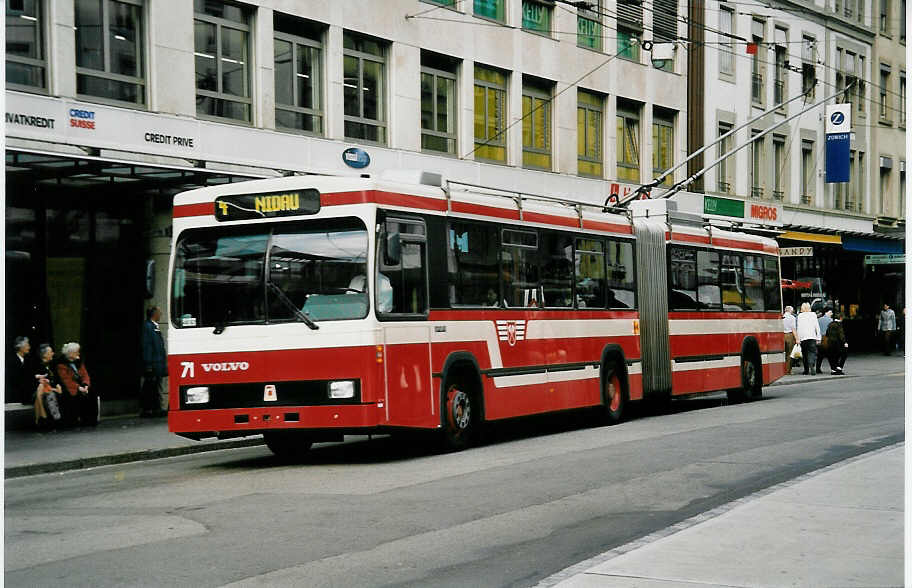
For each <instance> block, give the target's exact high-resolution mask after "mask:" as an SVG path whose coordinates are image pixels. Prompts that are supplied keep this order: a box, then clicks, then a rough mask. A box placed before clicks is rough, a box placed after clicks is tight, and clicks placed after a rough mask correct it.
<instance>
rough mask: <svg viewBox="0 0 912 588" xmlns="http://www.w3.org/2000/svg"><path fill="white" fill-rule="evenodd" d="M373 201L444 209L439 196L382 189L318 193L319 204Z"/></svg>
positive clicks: (426, 208) (444, 206) (389, 204)
mask: <svg viewBox="0 0 912 588" xmlns="http://www.w3.org/2000/svg"><path fill="white" fill-rule="evenodd" d="M368 202H373V203H376V204H385V205H387V206H404V207H408V208H420V209H423V210H437V211H443V210H446V202H445V201H444V200H442V199H440V198H429V197H427V196H416V195H414V194H400V193H398V192H386V191H384V190H359V191H356V192H329V193H324V194H320V205H321V206H340V205H344V204H365V203H368Z"/></svg>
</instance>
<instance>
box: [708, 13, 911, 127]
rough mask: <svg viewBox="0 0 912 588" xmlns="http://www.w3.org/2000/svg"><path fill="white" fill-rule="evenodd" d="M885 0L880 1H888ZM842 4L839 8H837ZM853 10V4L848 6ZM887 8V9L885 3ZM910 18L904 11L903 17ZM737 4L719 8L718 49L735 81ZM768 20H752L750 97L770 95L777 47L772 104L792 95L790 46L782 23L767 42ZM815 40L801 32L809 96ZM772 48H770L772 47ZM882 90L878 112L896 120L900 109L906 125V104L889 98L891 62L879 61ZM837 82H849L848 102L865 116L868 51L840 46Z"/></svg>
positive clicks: (761, 100)
mask: <svg viewBox="0 0 912 588" xmlns="http://www.w3.org/2000/svg"><path fill="white" fill-rule="evenodd" d="M837 1H838V0H837ZM854 1H855V0H846V2H847V4H846V6H849V5H850V4H851V3H852V2H854ZM887 1H888V0H882V4H881V6H882V7H883V6H884V4H883V3H884V2H887ZM862 6H863V0H859V10H861V7H862ZM838 10H839V9H838V7H837V11H838ZM847 10H848V9H847ZM884 10H885V9H884ZM902 12H903V15H904V14H905V0H902ZM903 19H905V17H903ZM734 23H735V9H734V8H731V7H728V6H724V5H723V6H721V7H720V10H719V39H720V42H721V46H720V49H721V51H720V55H719V75H720V77H721V78H722V79H724V80H728V81H732V82H734V75H735V38H736V37H737V35H736V34H735V29H734ZM765 30H766V22H765V21H763V20H760V19H752V20H751V37H750V40H751V47H750V51H749V52H750V53H752V57H751V102H752V103H753V104H754V105H756V106H760V107H763V106H764V105H765V103H766V100H767V86H766V85H765V84H764V78H765V74H766V62H767V57H765V55H764V54H765V53H768V52H769V50H771V51H772V52H773V58H774V61H773V62H772V63H773V67H774V71H773V78H772V81H773V84H772V85H773V104H774V105H778V104H783V103H784V102H785V101H786V100H788V72H789V70H790V65H789V53H788V49H787V44H788V32H787V30H786V29H784V28H781V27H776V28H775V40H774V41H773V42H772V43H768V42H766V41H765V40H764V39H765ZM900 31H901V40H902V41H903V42H904V41H905V25H904V24H903V25H902V27H901V29H900ZM816 45H817V43H816V40H815V39H814V37H812V36H810V35H803V36H802V43H801V46H802V63H801V80H802V84H801V85H802V88H801V90H802V92H808V94H809V98H814V94H815V90H814V86H815V83H816V63H817V61H818V56H817V52H816ZM767 48H769V49H767ZM880 68H881V71H880V86H879V91H880V96H879V101H878V102H877V106H878V108H879V117H880V119H881V122H884V123H888V124H892V123H893V120H892V116H891V114H890V113H891V112H892V111H897V110H898V111H899V117H900V120H899V121H898V122H899V124H900V126H905V109H904V108H898V109H896V108H893V107H892V106H891V104H890V99H889V94H890V93H891V92H890V91H889V88H890V85H891V83H892V80H891V78H890V67H889V66H888V65H886V64H881V66H880ZM834 69H835V70H836V73H835V76H836V77H835V87H836V88H837V89H838V88H844V87H845V88H847V89H846V91H845V94H844V96H843V97H842V101H843V102H850V103H851V104H852V106H853V111H854V112H858V114H859V115H861V116H864V115H865V111H866V102H867V101H868V99H867V97H866V85H865V81H864V78H865V71H866V67H865V56H864V55H860V54H856V53H855V52H853V51H850V50H847V49H843V48H841V47H837V49H836V64H835V66H834ZM899 95H900V98H901V100H900V103H901V104H904V103H905V101H904V97H905V74H903V75H902V76H900V80H899Z"/></svg>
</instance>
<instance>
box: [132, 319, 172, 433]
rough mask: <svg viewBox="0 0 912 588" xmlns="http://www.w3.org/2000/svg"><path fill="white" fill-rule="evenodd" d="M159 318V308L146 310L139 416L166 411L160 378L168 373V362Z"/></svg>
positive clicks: (157, 414) (148, 415)
mask: <svg viewBox="0 0 912 588" xmlns="http://www.w3.org/2000/svg"><path fill="white" fill-rule="evenodd" d="M159 320H161V309H159V308H158V307H157V306H152V307H150V308H149V309H148V310H147V311H146V322H145V323H144V324H143V334H142V353H143V382H142V389H141V392H140V396H141V398H140V413H139V416H140V417H155V416H161V415H162V414H164V413H165V412H166V411H163V410H162V406H161V384H162V378H163V377H165V376H167V375H168V362H167V356H166V355H165V340H164V338H163V337H162V333H161V328H160V327H159V326H158V321H159Z"/></svg>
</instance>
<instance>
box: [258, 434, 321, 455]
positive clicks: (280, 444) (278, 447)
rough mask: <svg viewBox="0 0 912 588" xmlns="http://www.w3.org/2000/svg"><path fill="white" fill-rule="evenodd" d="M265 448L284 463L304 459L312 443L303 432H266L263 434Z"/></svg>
mask: <svg viewBox="0 0 912 588" xmlns="http://www.w3.org/2000/svg"><path fill="white" fill-rule="evenodd" d="M263 440H264V441H266V447H268V448H269V449H270V451H272V452H273V453H274V454H275V456H276V457H278V458H279V459H281V460H284V461H300V460H302V459H304V457H305V456H306V455H307V452H308V451H309V450H310V446H311V445H313V441H311V440H310V438H309V437H307V435H306V433H304V432H303V431H266V432H264V433H263Z"/></svg>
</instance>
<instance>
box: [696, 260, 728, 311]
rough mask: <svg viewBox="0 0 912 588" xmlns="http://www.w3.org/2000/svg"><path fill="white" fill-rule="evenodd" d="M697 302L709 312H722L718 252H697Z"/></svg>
mask: <svg viewBox="0 0 912 588" xmlns="http://www.w3.org/2000/svg"><path fill="white" fill-rule="evenodd" d="M697 302H698V303H699V305H700V307H701V308H705V309H707V310H722V289H721V288H720V287H719V252H718V251H697Z"/></svg>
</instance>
